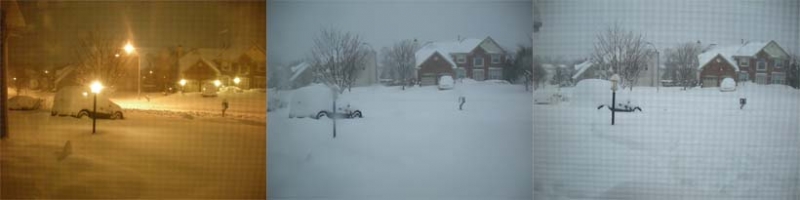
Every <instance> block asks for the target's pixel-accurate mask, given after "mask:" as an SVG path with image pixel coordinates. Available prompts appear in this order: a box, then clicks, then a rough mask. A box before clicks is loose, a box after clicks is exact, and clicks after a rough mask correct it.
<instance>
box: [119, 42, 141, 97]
mask: <svg viewBox="0 0 800 200" xmlns="http://www.w3.org/2000/svg"><path fill="white" fill-rule="evenodd" d="M123 49H125V53H127V54H128V55H130V54H131V53H134V52H136V48H133V45H131V43H130V42H128V44H125V47H123ZM136 59H137V60H136V64H137V65H138V70H137V71H136V75H137V76H136V82H137V83H136V85H137V86H136V98H137V99H138V98H140V96H141V95H142V57H141V56H136Z"/></svg>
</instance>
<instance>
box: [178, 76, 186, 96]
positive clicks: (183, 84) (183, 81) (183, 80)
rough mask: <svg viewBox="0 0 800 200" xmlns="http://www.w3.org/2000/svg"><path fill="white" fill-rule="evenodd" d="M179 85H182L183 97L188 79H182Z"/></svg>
mask: <svg viewBox="0 0 800 200" xmlns="http://www.w3.org/2000/svg"><path fill="white" fill-rule="evenodd" d="M178 83H180V84H181V95H183V90H184V87H183V86H185V85H186V79H181V81H180V82H178Z"/></svg>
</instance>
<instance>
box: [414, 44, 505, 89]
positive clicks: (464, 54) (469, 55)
mask: <svg viewBox="0 0 800 200" xmlns="http://www.w3.org/2000/svg"><path fill="white" fill-rule="evenodd" d="M415 58H416V65H415V66H416V67H415V74H416V78H417V80H419V81H420V85H433V84H437V81H438V78H439V76H441V75H450V76H453V77H455V78H472V79H475V80H478V81H482V80H487V79H498V80H499V79H502V78H503V68H505V67H507V66H508V65H509V64H510V63H509V61H508V59H506V52H505V50H503V48H501V47H500V45H498V44H497V43H496V42H495V41H494V40H493V39H492V38H491V37H486V38H485V39H483V40H480V39H459V40H456V41H449V42H431V43H427V44H426V45H424V46H422V48H420V49H419V50H417V52H416V53H415Z"/></svg>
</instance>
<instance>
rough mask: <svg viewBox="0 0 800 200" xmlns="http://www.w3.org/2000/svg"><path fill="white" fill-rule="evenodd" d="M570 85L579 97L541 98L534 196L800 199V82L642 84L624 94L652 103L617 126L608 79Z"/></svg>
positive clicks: (537, 113)
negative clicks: (549, 101)
mask: <svg viewBox="0 0 800 200" xmlns="http://www.w3.org/2000/svg"><path fill="white" fill-rule="evenodd" d="M598 85H600V84H598ZM562 91H564V92H565V93H567V94H571V98H570V99H571V100H572V102H569V103H567V104H561V105H555V106H551V105H543V106H540V105H536V106H534V113H535V114H534V116H535V119H536V120H534V130H535V132H534V138H533V139H534V180H535V182H534V193H535V195H534V197H535V198H536V199H545V200H547V199H665V200H666V199H800V189H798V188H800V184H798V182H799V181H800V136H799V134H800V131H798V130H800V126H798V122H800V101H799V100H798V99H800V92H798V91H797V90H792V89H788V88H786V87H782V86H761V85H748V87H740V88H739V89H738V90H737V91H735V92H729V93H721V92H719V90H718V89H717V88H708V89H697V88H695V89H690V90H689V91H680V90H679V89H678V88H661V91H659V92H656V90H655V88H647V87H639V88H634V90H633V91H632V92H630V91H628V90H624V91H621V92H618V94H617V99H618V100H622V101H627V100H631V101H632V102H636V103H637V104H639V105H641V106H642V108H643V109H644V112H636V113H617V114H616V125H614V126H611V125H610V121H611V119H610V118H611V116H610V112H609V111H608V110H605V109H601V110H597V109H596V105H599V104H600V103H602V102H595V101H598V99H600V100H599V101H604V100H606V99H610V91H608V88H607V87H598V88H588V89H587V88H580V87H578V88H566V89H563V90H562ZM587 91H601V92H602V94H600V93H591V92H587ZM604 95H607V96H604ZM597 96H601V98H595V97H597ZM739 98H748V101H747V102H748V104H747V105H746V106H745V107H744V109H743V110H740V109H739V105H738V103H739ZM586 101H589V102H586Z"/></svg>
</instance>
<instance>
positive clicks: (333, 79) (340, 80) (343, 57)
mask: <svg viewBox="0 0 800 200" xmlns="http://www.w3.org/2000/svg"><path fill="white" fill-rule="evenodd" d="M367 53H368V50H367V48H366V45H364V42H363V41H362V40H361V37H359V36H358V35H356V34H352V33H349V32H347V33H343V32H341V31H339V30H336V29H324V30H322V31H321V32H320V35H318V36H317V38H315V39H314V49H312V51H311V58H310V59H308V60H309V61H310V62H311V66H312V67H313V68H314V72H315V74H317V75H318V76H319V77H320V78H321V79H322V80H323V81H325V82H326V83H327V84H330V85H334V86H336V87H338V89H339V93H342V92H344V89H348V90H349V89H350V88H351V87H352V86H353V83H354V82H355V80H356V78H357V76H358V71H359V70H361V69H362V68H363V67H362V66H361V65H363V64H364V62H362V60H363V59H364V58H365V57H366V55H367Z"/></svg>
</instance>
